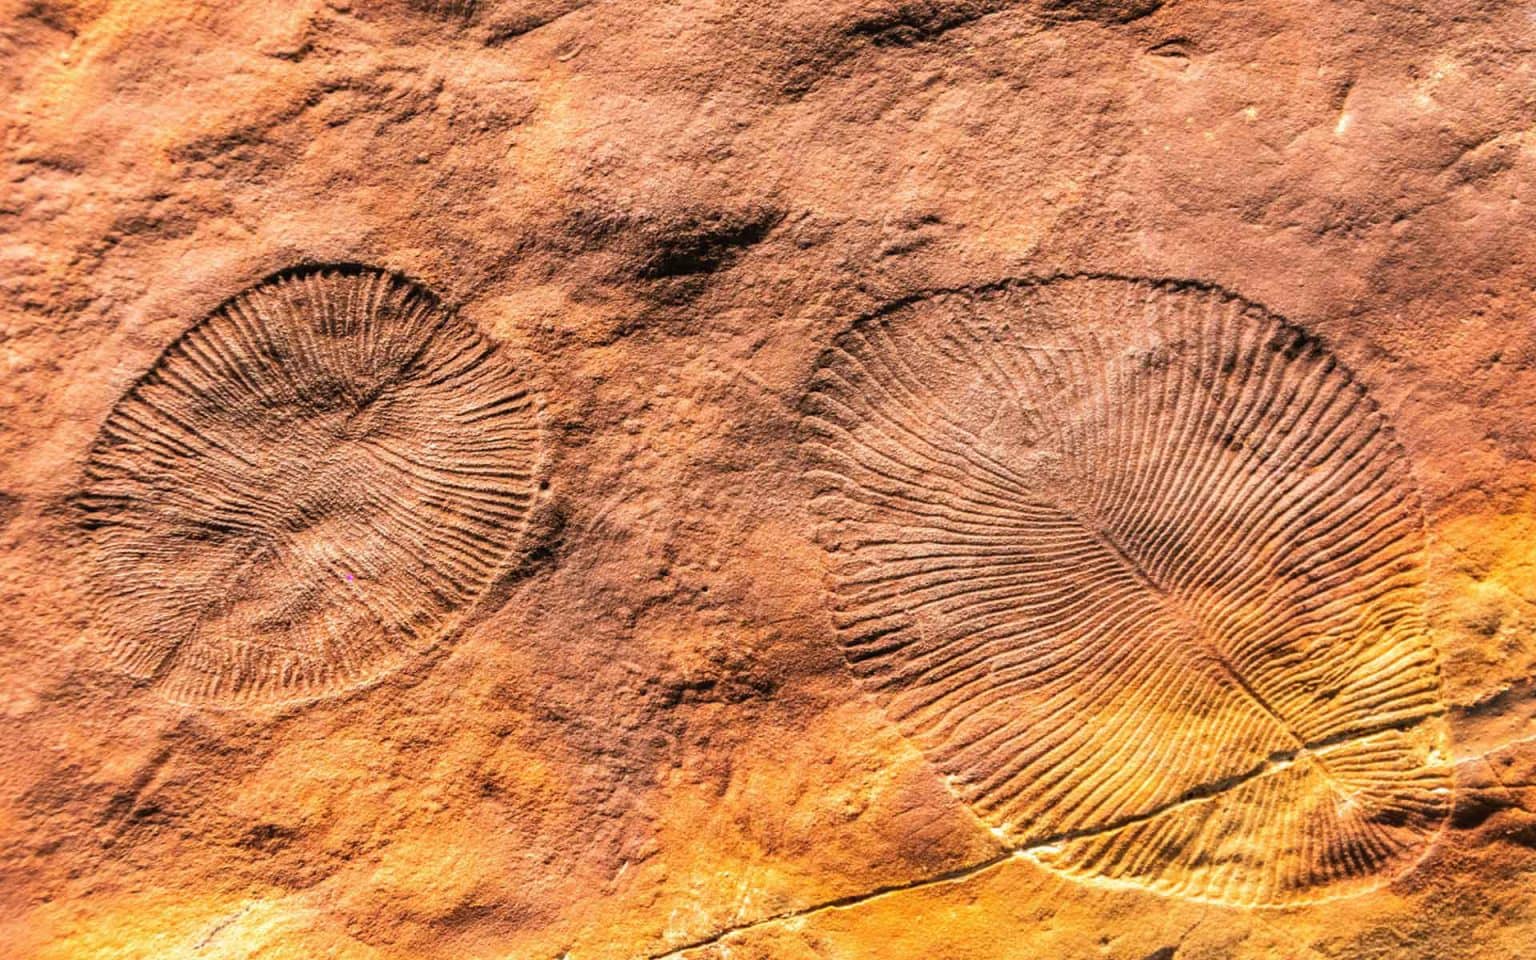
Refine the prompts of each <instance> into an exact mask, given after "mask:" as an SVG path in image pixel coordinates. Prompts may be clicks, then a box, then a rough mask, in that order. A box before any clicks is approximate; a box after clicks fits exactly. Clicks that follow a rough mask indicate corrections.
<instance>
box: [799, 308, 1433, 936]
mask: <svg viewBox="0 0 1536 960" xmlns="http://www.w3.org/2000/svg"><path fill="white" fill-rule="evenodd" d="M805 429H806V452H807V454H808V456H809V458H810V460H811V462H812V464H813V466H812V468H811V474H810V476H811V478H812V480H813V481H814V482H815V485H816V487H817V490H818V494H817V498H816V501H815V503H816V507H817V511H818V513H820V514H821V515H822V516H823V518H824V522H823V523H822V524H821V527H820V531H819V536H820V538H821V539H822V541H823V543H824V545H825V546H826V548H827V550H828V555H829V558H830V563H831V567H832V581H833V588H834V591H835V595H836V611H837V612H836V620H837V626H838V631H839V635H840V637H841V639H842V641H843V644H844V650H845V653H846V656H847V659H848V662H849V664H850V665H851V667H852V669H853V671H854V673H855V674H856V675H857V676H858V677H859V678H860V680H861V682H862V683H863V684H864V686H865V687H866V689H868V690H870V691H872V693H873V695H874V696H875V697H876V699H877V700H879V701H880V702H881V703H882V705H883V706H884V707H885V709H886V710H887V712H888V713H889V714H890V716H891V717H892V719H893V720H894V721H896V722H897V723H898V725H899V726H900V727H901V728H902V729H903V730H904V731H905V732H906V733H907V734H908V735H909V736H910V737H912V738H913V740H914V741H915V742H916V743H918V744H919V745H920V746H921V747H922V748H923V749H924V751H925V753H926V754H927V755H928V757H929V758H930V759H931V760H932V762H933V763H934V764H935V766H936V767H937V768H938V769H939V770H940V771H941V772H942V773H943V774H944V775H945V777H946V779H947V782H948V783H949V784H950V786H951V788H952V790H953V791H954V792H955V793H956V795H957V796H959V797H960V798H961V799H962V800H964V801H965V802H966V803H967V804H968V805H969V806H970V807H971V809H972V810H974V811H975V812H976V814H977V815H978V816H979V817H980V818H981V819H982V820H983V821H984V822H985V823H987V824H988V825H989V826H990V827H991V828H992V830H993V832H994V834H996V835H997V836H998V837H999V838H1000V839H1002V841H1003V842H1004V843H1005V844H1006V845H1007V847H1008V848H1010V849H1012V850H1014V851H1015V852H1017V853H1018V854H1019V855H1022V856H1027V857H1030V858H1032V859H1035V860H1036V861H1038V862H1040V863H1042V864H1044V865H1046V866H1048V867H1050V868H1052V869H1056V870H1059V871H1061V872H1063V873H1066V874H1069V875H1072V876H1075V877H1077V878H1079V879H1084V880H1089V881H1091V882H1103V881H1112V882H1120V883H1128V884H1133V885H1136V886H1140V887H1144V888H1150V889H1152V890H1156V891H1158V892H1161V893H1166V894H1170V895H1177V896H1182V897H1189V898H1194V899H1201V900H1209V901H1217V902H1224V903H1233V904H1242V905H1250V906H1255V905H1280V904H1288V903H1296V902H1301V901H1308V900H1318V899H1327V898H1330V897H1336V896H1344V895H1348V894H1351V893H1355V892H1359V891H1361V890H1364V889H1369V888H1371V887H1373V886H1378V885H1380V884H1382V883H1385V882H1387V881H1388V880H1390V879H1391V878H1392V877H1394V876H1396V875H1397V874H1400V873H1402V872H1403V871H1404V870H1406V869H1408V868H1409V867H1410V866H1411V865H1412V864H1414V863H1415V862H1417V860H1418V859H1419V858H1420V857H1421V856H1422V855H1423V853H1424V852H1425V850H1426V849H1427V847H1428V845H1429V843H1430V842H1431V841H1432V839H1433V838H1434V836H1436V835H1437V833H1438V831H1439V829H1440V828H1441V826H1442V824H1443V823H1444V820H1445V818H1446V816H1447V814H1448V809H1449V802H1450V782H1449V778H1448V774H1447V770H1446V768H1445V763H1444V760H1443V755H1444V736H1445V732H1444V719H1443V708H1442V705H1441V702H1440V694H1439V675H1438V667H1437V663H1436V655H1435V651H1434V648H1433V646H1432V644H1431V643H1430V641H1429V638H1428V633H1427V627H1426V624H1425V621H1424V618H1423V614H1422V605H1423V596H1422V594H1423V569H1422V565H1423V555H1422V550H1423V529H1422V519H1421V511H1420V505H1419V501H1418V496H1417V493H1416V490H1415V487H1414V485H1413V482H1412V480H1411V477H1410V475H1409V471H1408V466H1407V463H1406V460H1405V456H1404V453H1403V451H1402V449H1401V448H1400V447H1399V446H1398V444H1397V443H1396V441H1395V440H1394V438H1393V435H1392V432H1391V429H1390V427H1389V426H1388V424H1387V422H1386V420H1385V418H1384V417H1383V415H1382V413H1381V412H1380V410H1378V409H1377V407H1376V405H1375V403H1374V402H1373V401H1372V400H1371V399H1370V398H1369V397H1368V396H1367V395H1366V393H1365V390H1364V388H1363V387H1362V386H1361V385H1360V384H1359V383H1358V382H1357V381H1356V380H1354V379H1353V377H1352V376H1351V375H1350V373H1349V372H1348V371H1346V370H1345V369H1344V368H1343V367H1341V366H1340V365H1339V364H1338V362H1337V361H1335V360H1334V358H1333V357H1332V356H1331V355H1330V354H1329V353H1327V352H1326V351H1325V350H1324V349H1322V348H1321V347H1320V346H1319V345H1318V344H1317V343H1316V341H1314V340H1312V339H1310V338H1309V337H1308V336H1306V335H1305V334H1303V333H1302V332H1300V331H1298V330H1297V329H1295V328H1294V327H1291V326H1289V325H1287V324H1286V323H1285V322H1283V321H1282V320H1280V319H1278V318H1276V317H1274V316H1272V315H1271V314H1269V313H1267V312H1266V311H1265V310H1263V309H1262V308H1260V307H1258V306H1256V305H1254V304H1251V303H1248V302H1246V301H1244V300H1242V299H1240V298H1237V297H1235V296H1232V295H1231V294H1227V293H1224V292H1222V291H1219V290H1213V289H1209V288H1205V287H1201V286H1198V285H1193V284H1178V283H1164V282H1154V281H1144V280H1127V279H1119V278H1110V277H1064V278H1055V279H1051V280H1044V281H1032V282H1023V281H1021V282H1015V283H1009V284H1003V285H1000V286H996V287H991V288H985V289H979V290H974V291H968V292H949V293H941V294H936V295H933V296H930V297H927V298H923V299H918V300H915V301H911V302H906V303H903V304H901V305H898V306H895V307H894V308H892V309H890V310H887V311H885V312H884V313H882V314H880V315H878V316H875V317H872V318H869V319H867V320H866V321H863V322H861V323H860V324H858V325H857V326H855V328H854V329H853V330H851V331H850V332H848V333H847V334H845V335H844V336H843V337H841V339H840V340H839V341H838V342H837V344H836V346H835V347H834V348H833V349H831V350H829V351H828V353H827V355H826V356H825V357H824V358H823V360H822V363H821V365H820V366H819V368H818V370H817V373H816V376H815V380H814V383H813V386H812V389H811V391H810V393H809V395H808V397H807V399H806V419H805Z"/></svg>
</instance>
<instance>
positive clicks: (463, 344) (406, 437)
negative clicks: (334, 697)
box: [78, 266, 540, 704]
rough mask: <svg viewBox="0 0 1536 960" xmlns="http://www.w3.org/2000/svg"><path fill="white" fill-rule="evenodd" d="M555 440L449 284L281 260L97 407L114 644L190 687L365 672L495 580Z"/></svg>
mask: <svg viewBox="0 0 1536 960" xmlns="http://www.w3.org/2000/svg"><path fill="white" fill-rule="evenodd" d="M539 456H540V428H539V418H538V410H537V402H536V397H535V396H534V394H533V393H532V392H531V391H530V389H529V385H528V381H527V378H526V377H525V376H524V373H523V371H522V370H520V369H519V368H518V367H517V366H516V365H514V364H513V363H512V362H510V360H509V359H508V358H507V357H505V356H503V355H502V353H501V352H500V351H499V350H498V348H497V347H496V346H495V345H494V344H493V343H491V342H490V341H488V340H487V339H486V338H485V337H484V336H482V335H481V334H480V332H479V331H478V330H476V329H475V328H474V327H473V326H472V325H471V324H469V323H468V322H466V321H464V320H462V319H460V318H459V317H457V316H456V315H455V314H453V313H451V312H449V311H447V310H445V309H444V308H443V307H442V306H440V305H439V303H438V301H437V298H436V297H435V296H433V295H432V294H431V293H430V292H428V291H427V290H425V289H424V288H422V287H420V286H418V285H416V284H414V283H412V282H410V281H408V280H405V279H403V278H401V277H399V276H396V275H393V274H388V273H384V272H381V271H377V270H373V269H370V268H364V267H354V266H327V267H313V268H302V269H296V270H291V271H286V272H283V273H280V274H278V275H276V276H274V277H272V278H270V279H268V280H266V281H265V282H263V283H261V284H258V285H257V286H255V287H253V288H251V289H250V290H247V291H246V292H244V293H242V294H240V295H239V296H237V297H235V298H234V299H232V300H230V301H228V302H227V303H225V304H224V305H223V306H221V307H219V308H218V309H217V310H215V311H214V312H213V313H212V314H211V315H210V316H209V317H207V318H206V319H205V320H203V321H202V322H201V323H198V324H197V325H196V326H194V327H193V328H192V329H190V330H189V331H187V332H186V333H185V334H183V335H182V336H181V338H180V339H178V340H177V341H175V342H174V343H173V344H172V345H171V346H170V347H169V348H168V349H167V350H166V351H165V353H164V354H162V355H161V357H160V359H159V361H158V362H156V363H155V365H154V366H153V367H152V368H150V370H149V371H148V372H147V373H146V374H144V376H143V377H141V378H140V379H139V381H138V382H137V383H136V384H135V385H134V386H133V388H132V389H131V390H129V391H128V393H127V394H126V395H125V396H124V397H123V398H122V399H121V400H120V401H119V402H118V404H117V406H116V407H115V408H113V410H112V413H111V414H110V416H108V418H107V420H106V423H105V424H104V425H103V426H102V428H101V434H100V436H99V437H98V438H97V441H96V444H95V447H94V448H93V449H92V451H91V454H90V460H89V463H88V465H87V467H86V480H85V484H84V489H83V490H82V491H81V493H80V495H79V497H78V506H79V509H80V522H81V525H82V526H83V528H84V529H85V530H86V532H87V534H88V538H89V548H90V551H91V587H90V588H91V590H92V592H93V595H94V599H95V600H96V602H97V604H98V612H99V618H100V623H101V626H102V633H103V635H104V637H105V639H106V640H107V642H108V646H109V648H110V652H111V654H112V656H113V658H114V659H115V660H116V661H117V662H118V663H119V664H121V665H122V666H123V667H125V668H126V669H127V670H129V671H130V672H131V673H133V674H135V675H137V676H140V677H144V678H148V679H149V680H150V681H151V682H152V683H154V684H155V685H156V686H157V687H158V688H159V689H160V690H161V691H162V692H163V693H164V694H165V695H166V696H168V697H170V698H171V699H174V700H178V701H182V702H191V703H214V704H218V703H230V704H232V703H271V702H278V701H286V700H294V699H303V698H307V697H315V696H321V695H324V694H328V693H334V692H338V691H340V690H343V689H347V688H350V687H355V686H358V685H360V684H363V683H366V682H368V681H369V680H371V679H374V678H376V677H378V676H380V675H382V674H383V673H385V672H387V671H388V670H390V669H392V668H394V667H396V666H398V665H400V664H401V663H403V662H404V660H405V659H406V658H408V657H410V656H412V655H413V654H416V653H418V652H420V651H422V650H425V649H426V648H428V647H430V646H431V645H432V644H433V643H435V642H436V641H437V640H438V639H439V638H440V637H441V636H442V635H443V634H444V633H445V632H446V631H447V630H449V629H450V628H451V627H452V626H453V624H454V622H455V620H456V617H457V616H459V615H461V614H462V612H463V611H464V610H465V609H466V608H467V606H468V605H469V604H470V603H472V602H473V600H474V599H475V598H476V597H477V596H478V595H479V594H480V593H481V592H482V591H483V590H484V589H485V588H486V587H487V586H488V585H489V584H490V582H491V580H492V579H493V578H494V577H495V576H496V574H497V573H498V571H499V568H500V567H501V565H502V564H503V562H504V561H505V560H506V559H507V558H508V556H509V554H510V553H511V551H512V549H513V548H514V547H515V546H516V545H517V542H518V539H519V536H520V534H521V532H522V529H523V527H524V526H525V521H526V518H527V515H528V513H529V508H530V504H531V501H532V499H533V497H534V492H535V486H536V482H537V481H536V479H535V476H534V474H535V470H536V468H537V462H538V459H539Z"/></svg>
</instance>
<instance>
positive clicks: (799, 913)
mask: <svg viewBox="0 0 1536 960" xmlns="http://www.w3.org/2000/svg"><path fill="white" fill-rule="evenodd" d="M1440 714H1441V712H1440V711H1429V712H1425V713H1423V714H1421V715H1419V716H1415V717H1410V718H1408V719H1406V720H1402V721H1400V722H1398V723H1394V724H1381V725H1379V726H1377V727H1374V728H1369V729H1365V730H1356V731H1350V732H1349V733H1348V734H1347V735H1340V736H1335V737H1331V738H1328V739H1326V740H1321V741H1319V742H1317V743H1315V744H1311V745H1303V746H1301V747H1299V748H1298V749H1296V750H1288V751H1285V752H1284V753H1279V754H1275V755H1272V756H1271V757H1269V758H1268V759H1266V760H1265V761H1264V762H1263V763H1260V764H1258V765H1257V766H1255V767H1253V768H1252V769H1250V770H1247V771H1244V772H1242V773H1238V774H1234V775H1232V776H1230V777H1224V778H1222V779H1221V780H1217V781H1214V782H1212V783H1209V784H1204V785H1202V786H1198V787H1193V788H1191V789H1189V790H1186V791H1185V792H1184V793H1183V794H1182V795H1181V796H1180V797H1179V798H1178V799H1176V800H1172V801H1170V802H1168V803H1166V804H1162V805H1161V806H1158V807H1155V808H1153V809H1152V810H1148V811H1144V812H1142V813H1138V814H1134V815H1131V816H1126V817H1122V818H1119V819H1117V820H1114V821H1111V822H1109V823H1107V824H1104V825H1102V826H1097V827H1090V828H1085V829H1081V830H1071V831H1065V832H1062V833H1057V834H1052V835H1050V836H1047V837H1041V838H1038V839H1036V840H1034V841H1032V842H1030V843H1029V844H1028V845H1026V846H1021V847H1008V848H1005V849H1003V850H1002V851H1001V852H999V853H997V854H996V855H994V856H991V857H988V858H987V859H985V860H981V861H978V862H976V863H972V864H968V865H966V866H963V867H957V868H955V869H953V870H947V871H945V872H943V873H939V874H935V875H933V876H929V877H923V878H921V879H918V880H911V881H907V882H905V883H898V884H891V885H888V886H882V887H877V888H875V889H874V890H869V891H866V892H864V893H856V894H849V895H847V896H842V897H837V898H835V899H832V900H824V901H822V902H820V903H815V904H812V905H810V906H808V907H802V908H800V909H798V910H791V911H787V912H784V913H776V914H772V915H770V916H767V917H761V918H759V919H757V920H752V921H749V922H747V923H743V924H740V925H738V926H734V927H727V928H726V929H724V930H721V931H719V932H717V933H714V934H711V935H710V936H707V937H703V938H700V939H698V940H694V941H692V942H690V943H686V944H683V945H681V946H677V947H673V948H671V949H669V950H667V951H665V952H662V953H655V954H650V955H649V956H647V957H646V958H645V960H674V958H680V957H683V956H685V955H687V954H689V953H691V952H693V951H695V950H702V949H704V948H706V947H711V946H714V945H716V944H718V943H721V942H723V941H725V940H727V939H729V938H730V937H733V936H736V935H737V934H742V933H748V932H750V931H753V930H758V929H761V928H763V927H768V926H772V925H774V924H778V923H789V922H792V921H795V920H804V919H806V918H809V917H813V916H816V915H817V914H821V913H826V912H828V911H832V910H846V909H849V908H852V907H859V906H863V905H865V904H868V903H871V902H873V901H875V900H879V899H881V898H884V897H889V896H894V895H896V894H901V893H907V892H910V891H913V890H923V889H927V888H930V887H939V886H944V885H946V884H951V883H961V882H964V881H967V880H971V879H974V878H975V877H978V876H981V875H982V874H984V873H987V872H989V871H991V870H994V869H996V868H998V867H1001V866H1002V865H1003V864H1005V863H1008V862H1010V861H1013V860H1029V861H1032V862H1039V861H1038V859H1037V855H1038V854H1041V853H1045V852H1048V851H1050V850H1052V849H1053V848H1055V847H1056V846H1057V845H1059V844H1061V843H1065V842H1067V841H1071V840H1082V839H1086V838H1089V837H1094V836H1100V835H1103V834H1106V833H1113V832H1115V831H1117V830H1123V829H1125V828H1126V827H1130V826H1135V825H1136V824H1139V823H1145V822H1147V821H1149V820H1154V819H1156V818H1158V817H1161V816H1165V815H1167V814H1169V813H1172V812H1173V811H1175V810H1179V809H1183V808H1185V807H1189V806H1193V805H1195V804H1199V803H1207V802H1209V801H1211V800H1214V799H1216V798H1218V797H1220V796H1221V795H1223V794H1225V793H1227V792H1229V791H1231V790H1234V789H1236V788H1238V787H1241V786H1243V785H1244V784H1247V783H1251V782H1253V781H1254V780H1258V779H1261V778H1263V777H1267V776H1271V775H1273V774H1276V773H1280V772H1282V771H1284V770H1287V769H1289V768H1291V767H1293V766H1295V765H1296V764H1297V763H1298V762H1300V761H1301V760H1302V759H1304V758H1306V757H1310V758H1313V759H1315V752H1316V751H1320V750H1326V749H1329V748H1331V747H1338V746H1343V745H1345V744H1349V743H1357V742H1359V741H1361V740H1364V739H1367V738H1369V737H1373V736H1376V735H1378V734H1382V733H1387V732H1390V731H1398V732H1406V731H1408V730H1412V729H1413V728H1415V727H1417V726H1418V725H1419V724H1421V723H1423V722H1425V721H1426V720H1429V719H1431V718H1432V717H1436V716H1439V715H1440Z"/></svg>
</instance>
